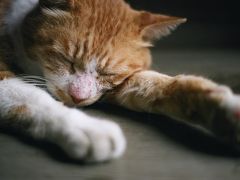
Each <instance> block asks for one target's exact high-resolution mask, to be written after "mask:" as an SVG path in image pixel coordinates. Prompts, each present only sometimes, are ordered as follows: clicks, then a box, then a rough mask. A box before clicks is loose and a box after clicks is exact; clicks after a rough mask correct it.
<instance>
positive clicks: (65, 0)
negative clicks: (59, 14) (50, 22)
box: [39, 0, 75, 10]
mask: <svg viewBox="0 0 240 180" xmlns="http://www.w3.org/2000/svg"><path fill="white" fill-rule="evenodd" d="M39 5H40V7H43V8H49V9H62V10H67V9H69V8H72V7H74V5H75V0H39Z"/></svg>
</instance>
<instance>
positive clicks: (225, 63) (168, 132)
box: [0, 49, 240, 180]
mask: <svg viewBox="0 0 240 180" xmlns="http://www.w3.org/2000/svg"><path fill="white" fill-rule="evenodd" d="M153 54H154V66H153V68H154V69H156V70H159V71H161V72H163V73H168V74H171V75H175V74H179V73H185V74H189V73H193V74H196V75H204V76H207V77H212V78H214V79H216V80H217V81H219V82H222V83H227V84H229V85H231V86H232V87H233V88H234V89H235V91H238V92H240V91H239V90H240V88H239V87H240V86H239V85H240V52H237V51H226V50H225V51H220V50H215V51H213V50H212V51H210V50H207V51H206V50H205V51H203V50H202V51H194V50H191V51H189V50H175V51H173V50H171V51H170V50H169V51H167V50H165V51H157V50H156V49H155V50H154V53H153ZM84 111H86V112H87V113H89V114H94V115H96V116H100V117H104V118H107V119H110V120H113V121H115V122H118V123H119V124H120V125H121V127H122V128H123V130H124V132H125V134H126V137H127V140H128V150H127V152H126V154H125V155H124V157H123V158H121V159H119V160H116V161H112V162H109V163H104V164H99V165H83V164H80V163H77V162H73V161H71V160H69V159H67V158H66V157H65V156H64V155H63V153H62V152H61V151H60V150H59V149H58V148H57V147H55V146H54V145H52V144H48V143H46V142H36V141H33V140H32V139H31V138H28V137H24V136H21V135H19V134H16V133H14V132H9V131H7V130H0V180H15V179H23V180H28V179H29V180H33V179H34V180H38V179H53V180H61V179H63V180H65V179H78V180H170V179H171V180H226V179H227V180H239V179H240V159H239V157H240V152H239V151H237V150H235V149H234V148H233V147H231V146H227V145H224V144H223V143H221V142H219V141H218V140H216V139H214V138H213V137H210V136H208V135H207V134H205V133H204V132H202V131H201V130H197V129H193V128H192V127H189V126H187V125H184V124H181V123H178V122H176V121H174V120H171V119H169V118H166V117H164V116H156V115H150V114H144V113H135V112H131V111H128V110H125V109H122V108H119V107H114V106H109V105H107V104H103V105H96V106H93V107H89V108H86V109H84Z"/></svg>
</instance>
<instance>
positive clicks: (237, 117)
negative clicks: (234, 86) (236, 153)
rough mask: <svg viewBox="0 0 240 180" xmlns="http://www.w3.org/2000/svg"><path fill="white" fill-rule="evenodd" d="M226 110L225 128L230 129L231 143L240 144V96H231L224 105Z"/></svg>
mask: <svg viewBox="0 0 240 180" xmlns="http://www.w3.org/2000/svg"><path fill="white" fill-rule="evenodd" d="M222 107H223V108H224V109H225V116H223V117H225V118H226V121H223V122H225V125H224V124H223V125H224V127H226V128H229V131H230V135H231V136H230V137H231V138H232V139H231V141H234V142H237V143H240V96H237V95H229V96H228V97H227V98H226V99H225V101H224V102H223V104H222Z"/></svg>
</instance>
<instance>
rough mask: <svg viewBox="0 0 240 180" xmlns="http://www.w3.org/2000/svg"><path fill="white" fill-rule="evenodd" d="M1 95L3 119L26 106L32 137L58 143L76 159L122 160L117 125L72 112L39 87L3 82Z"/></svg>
mask: <svg viewBox="0 0 240 180" xmlns="http://www.w3.org/2000/svg"><path fill="white" fill-rule="evenodd" d="M0 94H1V96H0V114H1V116H2V117H3V118H4V117H7V116H8V112H9V111H10V110H11V109H12V108H14V107H17V106H21V105H25V106H26V107H27V109H28V113H27V114H26V115H25V118H24V119H27V120H28V121H31V126H30V128H29V129H28V131H29V132H30V134H32V135H33V136H34V137H36V138H45V139H48V140H49V141H52V142H54V143H57V144H58V145H60V146H61V147H62V148H63V149H64V150H65V151H66V153H68V155H69V156H71V157H73V158H78V159H85V160H87V161H105V160H109V159H113V158H117V157H119V156H120V155H122V153H123V152H124V150H125V146H126V143H125V139H124V136H123V134H122V131H121V129H120V128H119V126H118V125H117V124H115V123H113V122H109V121H103V120H99V119H96V118H92V117H90V116H88V115H86V114H84V113H82V112H80V111H78V110H76V109H70V108H68V107H66V106H64V105H63V104H62V103H60V102H57V101H55V100H54V99H53V98H52V97H51V96H50V95H49V94H48V93H46V92H45V91H43V90H41V89H38V88H37V87H34V86H32V85H30V84H25V83H24V82H22V81H20V80H19V79H8V80H3V81H0ZM112 146H113V147H112ZM89 153H90V154H89Z"/></svg>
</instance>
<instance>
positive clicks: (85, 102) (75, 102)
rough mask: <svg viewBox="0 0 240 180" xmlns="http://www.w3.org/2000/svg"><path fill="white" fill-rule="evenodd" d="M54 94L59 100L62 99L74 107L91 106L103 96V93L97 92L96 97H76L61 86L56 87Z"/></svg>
mask: <svg viewBox="0 0 240 180" xmlns="http://www.w3.org/2000/svg"><path fill="white" fill-rule="evenodd" d="M53 94H54V96H55V97H56V98H57V99H58V100H60V101H62V102H63V103H64V104H65V105H67V106H72V107H83V106H89V105H92V104H94V103H95V102H97V101H98V100H99V99H100V98H101V97H102V94H97V95H95V96H94V97H90V98H86V99H76V98H75V97H73V96H71V95H69V94H67V93H65V92H64V91H63V90H61V89H59V88H56V90H55V91H54V92H53Z"/></svg>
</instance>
